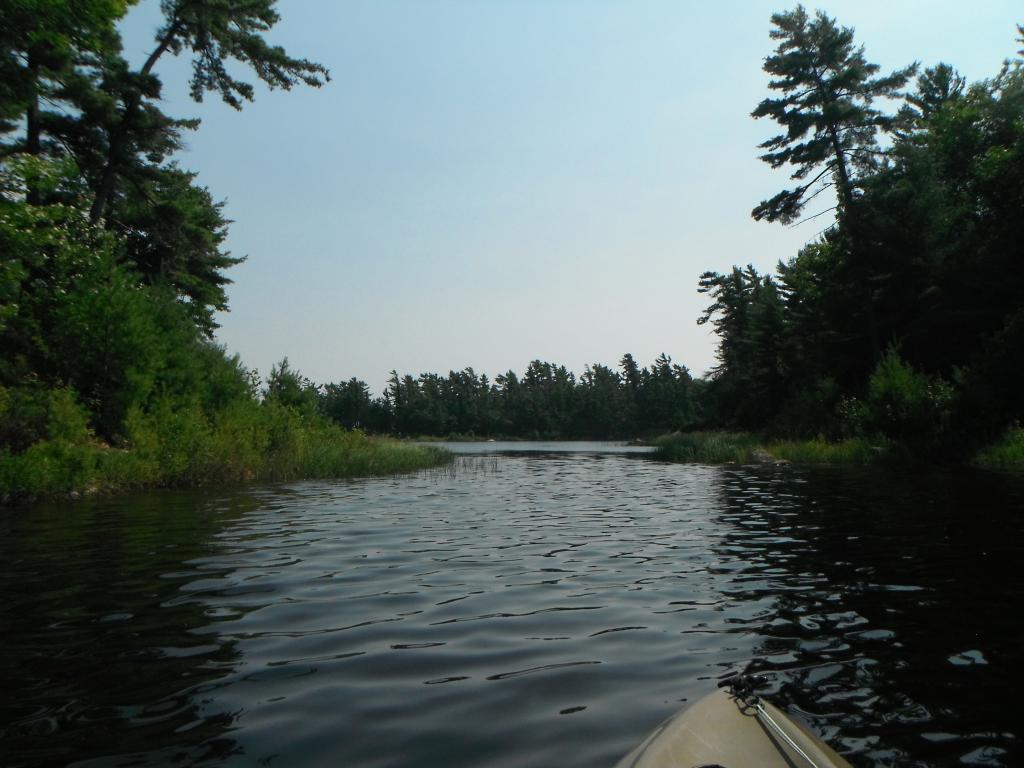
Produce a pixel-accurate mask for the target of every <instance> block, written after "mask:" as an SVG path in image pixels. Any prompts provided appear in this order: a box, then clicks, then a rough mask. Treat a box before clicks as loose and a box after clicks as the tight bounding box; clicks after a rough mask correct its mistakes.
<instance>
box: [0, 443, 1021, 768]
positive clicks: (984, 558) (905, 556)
mask: <svg viewBox="0 0 1024 768" xmlns="http://www.w3.org/2000/svg"><path fill="white" fill-rule="evenodd" d="M531 447H532V448H537V446H524V445H522V444H519V445H512V446H509V445H504V444H501V445H499V444H488V445H476V446H473V445H456V446H455V448H456V449H457V450H460V451H464V452H466V454H465V455H463V456H461V457H460V458H459V459H458V460H457V462H456V464H455V466H454V467H453V468H452V469H450V470H446V471H444V472H434V473H424V474H421V475H416V476H409V477H400V478H388V479H371V480H359V481H347V482H305V483H295V484H289V485H278V486H271V487H249V488H244V489H241V490H231V491H226V490H221V491H213V492H210V491H207V492H204V493H201V494H200V493H194V492H189V493H161V494H151V495H145V496H138V497H130V498H121V499H115V500H105V501H87V502H82V503H78V504H68V505H57V506H46V507H37V508H30V509H18V510H3V511H0V556H2V562H3V564H4V566H3V569H2V572H0V764H2V765H12V766H21V765H25V766H28V765H53V764H57V765H60V764H71V765H75V766H119V765H132V766H139V765H145V766H150V765H189V764H197V763H199V764H220V763H225V764H232V765H286V766H293V765H338V766H341V765H353V766H554V765H559V766H610V765H612V764H613V763H614V762H615V761H616V760H617V759H618V758H619V757H621V756H622V754H624V753H625V752H627V751H628V750H629V749H630V748H632V746H633V745H634V744H635V743H636V742H637V741H639V740H640V739H641V738H642V737H643V736H644V735H645V734H646V733H647V732H648V731H649V730H650V729H651V728H653V727H654V726H655V725H656V724H657V723H658V722H659V721H660V720H662V719H663V718H665V717H667V716H668V715H669V714H671V713H672V712H674V711H675V710H676V709H678V708H679V707H680V706H682V705H683V703H685V702H686V701H690V700H693V699H694V698H696V697H699V696H701V695H703V694H704V693H706V692H708V691H710V690H711V689H712V688H714V686H715V681H716V679H717V678H719V677H720V676H722V675H724V674H726V673H729V672H734V671H738V670H741V669H743V668H745V667H748V666H749V668H751V669H755V670H763V671H769V672H771V673H772V675H771V689H772V691H773V692H774V695H775V700H776V701H777V702H779V703H781V704H782V705H783V706H785V707H788V708H789V709H790V711H793V712H797V713H799V714H801V715H802V716H803V717H804V718H805V719H806V720H808V721H810V722H811V724H812V725H813V726H814V727H815V728H816V729H817V730H818V731H819V732H820V733H822V734H823V735H824V736H825V737H826V738H827V739H828V740H829V741H830V743H832V744H833V745H834V746H835V747H836V748H837V749H838V750H839V751H841V752H843V753H844V754H846V755H847V757H848V759H850V761H851V762H853V763H854V764H855V765H858V766H871V765H881V766H953V765H965V764H966V765H986V766H989V765H991V766H1013V765H1024V745H1022V743H1021V741H1022V739H1024V727H1022V724H1021V723H1022V714H1024V704H1022V703H1021V702H1022V700H1024V675H1022V673H1021V671H1020V669H1021V667H1020V652H1021V647H1022V641H1024V630H1022V627H1024V620H1022V615H1021V614H1022V608H1024V575H1022V570H1021V569H1022V565H1024V514H1022V513H1024V487H1022V485H1021V483H1020V482H1019V481H1015V480H1013V479H1009V478H1005V477H1001V476H998V475H982V474H973V473H972V474H968V473H965V474H946V475H939V476H932V477H899V476H892V475H880V474H868V473H858V472H851V471H840V470H801V469H794V468H789V467H782V468H772V467H704V466H687V465H666V464H660V463H656V462H653V461H651V460H650V459H649V458H647V457H645V456H643V455H642V454H639V453H636V452H609V450H613V449H608V448H607V447H606V446H601V445H593V444H591V445H580V444H576V445H574V446H573V449H572V451H570V452H555V451H556V450H557V449H558V448H559V446H550V445H549V446H547V449H546V451H536V450H535V451H533V452H519V453H505V452H502V451H504V450H507V449H519V450H522V449H523V448H531Z"/></svg>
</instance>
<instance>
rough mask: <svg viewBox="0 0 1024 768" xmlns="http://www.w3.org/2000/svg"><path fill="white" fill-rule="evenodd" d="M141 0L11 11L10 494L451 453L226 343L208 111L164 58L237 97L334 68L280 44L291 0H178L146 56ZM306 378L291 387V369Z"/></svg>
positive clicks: (7, 246)
mask: <svg viewBox="0 0 1024 768" xmlns="http://www.w3.org/2000/svg"><path fill="white" fill-rule="evenodd" d="M134 4H135V3H134V2H133V0H8V1H6V2H4V3H3V5H2V24H0V350H2V354H0V500H10V499H15V500H16V499H21V498H32V497H37V496H41V495H52V494H56V493H64V492H72V493H80V492H90V491H93V490H97V489H103V490H114V489H118V488H125V487H133V486H140V485H178V484H194V483H203V482H211V481H238V480H247V479H255V478H289V477H299V476H325V475H346V474H364V473H368V472H369V473H373V472H388V471H393V470H398V469H408V468H412V467H417V466H424V465H428V464H434V463H437V462H438V461H439V460H441V459H442V457H441V455H440V454H439V453H438V452H436V451H435V452H431V451H425V450H423V449H417V448H414V447H412V446H399V445H397V444H394V443H393V442H387V441H370V440H367V438H366V437H365V436H364V435H363V434H362V433H358V432H346V431H344V430H342V429H340V428H338V427H336V426H335V425H333V424H331V423H330V422H329V421H328V420H327V419H326V418H323V417H322V416H320V415H319V414H315V413H309V412H302V411H300V410H297V409H295V408H292V407H290V406H288V405H286V404H284V403H283V402H281V400H280V399H279V398H278V397H277V396H276V395H275V392H276V391H277V390H280V389H283V388H284V387H282V386H280V383H279V382H278V381H277V380H275V378H274V376H271V377H270V378H269V379H268V381H267V382H266V383H265V384H264V383H263V382H261V381H260V379H259V377H258V376H257V375H256V374H254V372H252V371H250V370H249V369H247V368H246V367H245V366H244V365H243V364H242V363H241V361H240V360H239V358H238V357H237V356H235V355H231V354H229V353H228V352H227V351H226V350H225V349H223V348H222V347H221V346H219V345H218V344H216V343H215V341H214V335H213V334H214V331H215V330H216V327H217V324H216V321H215V317H216V313H217V312H220V311H224V310H226V309H227V293H226V288H227V286H228V285H229V284H230V282H231V281H230V279H229V278H228V277H227V276H226V274H225V272H226V270H227V269H229V268H230V267H231V266H233V265H235V264H237V263H238V262H239V261H240V259H239V258H237V257H234V256H232V255H231V254H230V253H228V252H227V251H226V250H225V248H224V241H225V238H226V236H227V229H228V225H229V223H230V222H228V221H227V220H226V219H225V217H224V215H223V204H222V203H220V202H218V201H217V200H216V199H215V198H214V197H213V196H212V194H211V193H210V192H209V190H207V189H206V188H205V187H202V186H201V185H199V184H198V183H197V181H196V174H195V173H194V172H192V171H189V170H187V169H185V168H183V167H182V166H181V165H180V164H179V163H178V161H177V155H178V153H179V151H180V150H181V149H182V147H183V142H184V141H185V137H186V135H187V134H188V133H189V132H190V131H194V130H197V129H198V128H199V123H198V121H195V120H187V119H180V118H176V117H174V116H171V115H168V114H166V113H165V112H164V111H163V110H162V109H161V104H162V97H163V92H162V85H161V81H160V78H159V75H158V71H159V65H160V63H161V61H162V60H164V59H166V58H168V57H172V56H186V57H188V58H189V59H190V60H191V62H192V72H193V76H192V80H191V83H190V86H191V96H192V98H193V99H195V100H196V101H200V100H202V99H203V98H204V96H206V95H208V94H213V95H214V96H216V97H219V98H221V99H223V101H224V102H226V103H227V104H229V105H230V106H232V107H235V108H236V109H241V108H242V107H243V106H244V104H245V103H246V102H247V101H249V100H251V99H252V98H253V96H254V93H255V89H254V86H253V84H252V83H250V82H246V81H245V80H242V79H240V76H239V74H238V72H239V71H240V70H247V71H249V72H250V73H251V74H252V75H254V76H255V77H256V78H258V79H259V80H260V81H262V83H263V84H264V85H266V86H267V87H269V88H282V89H290V88H292V87H295V86H300V85H305V86H311V87H318V86H320V85H322V84H323V83H325V82H326V81H327V80H328V72H327V70H326V69H325V68H324V67H323V66H321V65H319V64H317V63H315V62H311V61H308V60H305V59H301V58H295V57H292V56H290V55H289V54H288V53H286V52H285V51H284V50H283V49H282V48H280V47H277V46H273V45H271V44H269V43H268V42H267V41H266V40H265V37H264V35H265V34H266V33H267V32H268V31H270V30H271V29H272V28H273V27H274V25H275V24H276V23H277V22H278V21H279V17H278V14H277V12H276V11H275V9H274V5H275V3H274V2H273V0H251V1H249V2H245V3H238V2H234V1H233V0H166V1H165V2H163V3H161V6H160V8H161V11H162V14H163V21H162V24H161V26H160V27H159V29H157V30H156V32H155V38H154V40H153V41H152V44H151V48H150V49H149V54H148V55H147V57H146V58H145V60H144V61H142V62H141V63H140V64H139V65H137V66H133V65H132V63H130V62H129V60H128V59H127V58H126V57H125V55H124V51H123V42H122V40H121V36H120V33H119V31H118V24H119V22H120V21H121V19H122V18H123V17H124V16H125V14H127V13H128V11H129V10H130V8H131V7H132V6H133V5H134ZM284 389H286V388H284Z"/></svg>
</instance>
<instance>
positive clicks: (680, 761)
mask: <svg viewBox="0 0 1024 768" xmlns="http://www.w3.org/2000/svg"><path fill="white" fill-rule="evenodd" d="M755 767H756V768H850V764H849V763H848V762H846V761H845V760H844V759H843V758H842V757H840V756H839V755H838V754H836V753H835V751H833V750H832V749H831V748H830V747H829V746H828V745H827V744H825V743H824V742H823V741H821V739H819V738H818V737H817V736H815V735H814V734H813V733H811V732H810V730H808V729H807V728H806V727H805V726H803V725H802V724H801V723H799V722H797V721H796V720H794V719H793V718H791V717H790V716H789V715H787V714H786V713H784V712H782V711H781V710H780V709H778V708H777V707H774V706H772V705H771V704H769V703H768V702H766V701H764V700H762V699H761V698H760V697H758V696H757V695H756V694H754V693H753V689H752V685H751V682H750V680H749V679H748V678H746V677H744V676H739V675H737V676H736V677H733V678H728V679H726V680H723V681H721V682H720V683H719V689H718V690H717V691H715V692H714V693H711V694H709V695H707V696H705V697H704V698H703V699H700V700H699V701H697V702H695V703H694V704H693V705H692V706H689V707H687V708H686V709H684V710H682V711H681V712H679V713H677V714H676V715H673V716H672V717H670V718H669V719H668V720H666V721H665V722H664V723H662V724H661V725H660V726H658V728H657V729H655V731H654V733H652V734H651V735H650V736H648V737H647V738H646V739H645V740H644V741H643V742H642V743H641V744H640V745H639V746H638V747H637V748H636V749H634V750H633V751H632V752H630V753H629V754H628V755H626V756H625V757H624V758H623V759H622V760H620V761H619V763H618V765H617V766H616V768H755Z"/></svg>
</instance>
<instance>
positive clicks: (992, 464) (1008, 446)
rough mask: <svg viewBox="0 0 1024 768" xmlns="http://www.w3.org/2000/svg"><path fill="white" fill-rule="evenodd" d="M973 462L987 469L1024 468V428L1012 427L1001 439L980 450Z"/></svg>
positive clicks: (1019, 469)
mask: <svg viewBox="0 0 1024 768" xmlns="http://www.w3.org/2000/svg"><path fill="white" fill-rule="evenodd" d="M973 463H974V464H976V465H977V466H979V467H984V468H986V469H1004V470H1016V471H1018V472H1019V471H1021V470H1024V428H1021V427H1017V428H1015V429H1011V430H1010V431H1009V432H1007V433H1006V434H1005V435H1004V436H1003V438H1002V439H1001V440H999V441H998V442H996V443H994V444H993V445H990V446H988V447H987V448H984V449H982V450H981V451H979V452H978V453H977V454H976V455H975V457H974V461H973Z"/></svg>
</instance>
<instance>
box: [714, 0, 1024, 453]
mask: <svg viewBox="0 0 1024 768" xmlns="http://www.w3.org/2000/svg"><path fill="white" fill-rule="evenodd" d="M772 22H773V25H774V29H773V30H772V33H771V35H772V38H773V39H775V40H777V41H778V47H777V49H776V51H775V53H774V55H772V56H770V57H769V58H768V59H767V60H766V62H765V71H766V72H767V73H768V74H769V75H770V76H771V78H772V80H771V82H770V86H769V87H770V88H771V89H772V91H774V95H773V96H772V97H770V98H766V99H765V100H764V101H762V102H761V103H760V104H759V105H758V106H757V108H756V109H755V110H754V112H753V116H754V117H757V118H761V117H768V118H772V119H773V120H775V121H776V122H777V123H778V124H779V126H780V128H781V131H780V133H779V134H778V135H777V136H774V137H773V138H771V139H769V140H768V141H766V142H765V143H764V144H763V145H762V147H763V149H764V150H765V153H764V154H763V155H762V160H764V161H765V162H766V163H768V164H769V165H771V166H772V167H773V168H781V167H789V168H790V169H792V179H793V181H794V185H793V187H792V188H791V189H786V190H783V191H782V192H780V193H779V194H777V195H776V196H774V197H772V198H771V199H769V200H766V201H764V202H762V203H761V204H760V205H758V206H757V207H756V208H755V209H754V210H753V216H754V218H755V219H759V220H761V219H763V220H766V221H778V222H782V223H785V224H795V223H798V222H801V221H805V222H806V221H810V222H811V223H807V224H804V226H814V223H813V222H815V221H820V219H818V217H819V216H820V215H821V214H822V213H827V214H829V215H830V217H834V223H831V224H828V222H826V224H827V226H826V229H825V231H824V232H823V234H822V235H821V236H820V237H818V238H816V239H815V240H814V241H813V242H810V243H809V244H808V245H807V246H806V247H804V248H803V249H802V250H801V251H800V252H799V253H798V254H797V255H796V256H794V257H793V258H791V259H790V260H788V261H784V262H780V263H779V264H778V267H777V271H776V274H760V273H758V271H757V270H755V269H754V268H753V267H752V266H747V267H739V266H737V267H733V268H732V270H731V271H727V272H724V273H719V272H707V273H705V274H704V275H703V276H702V277H701V279H700V285H699V290H700V291H701V292H703V293H705V294H706V295H707V296H708V297H709V298H710V299H711V300H712V303H711V304H710V306H709V307H708V308H707V310H706V312H705V313H704V315H703V316H702V317H701V318H700V320H699V322H701V323H710V324H711V326H712V327H713V328H714V330H715V332H716V333H717V335H718V339H719V346H718V364H717V367H716V368H715V369H714V370H713V371H712V372H711V375H710V378H709V382H708V387H707V392H706V396H707V400H706V402H705V414H706V416H707V418H708V419H709V420H710V421H713V422H715V423H718V424H720V425H723V426H726V427H732V428H739V429H745V430H762V431H768V432H773V433H777V434H783V435H791V436H809V435H816V434H824V435H826V436H830V437H838V436H841V435H843V434H863V433H875V434H882V435H885V436H887V437H890V438H892V439H894V440H897V441H901V442H903V443H905V444H908V445H910V446H911V447H914V448H916V449H919V450H922V451H925V452H929V453H944V454H957V453H963V452H964V451H966V450H969V449H970V448H971V447H972V446H975V445H977V444H978V443H983V442H986V441H989V440H992V439H993V438H996V437H997V436H998V435H999V434H1000V432H1001V431H1002V430H1004V429H1006V428H1007V427H1009V426H1012V425H1014V424H1019V423H1020V421H1021V419H1022V417H1024V364H1022V362H1021V355H1022V353H1024V238H1022V236H1021V225H1022V223H1024V66H1022V62H1021V60H1020V59H1016V60H1012V61H1007V62H1006V64H1005V65H1004V66H1003V68H1002V69H1001V71H1000V72H999V73H998V74H997V75H996V76H995V77H993V78H991V79H989V80H984V81H981V82H978V83H975V84H973V85H968V84H967V83H966V82H965V80H964V78H963V77H962V76H961V75H959V74H958V73H957V72H956V70H955V69H954V68H953V67H952V66H950V65H948V64H938V65H936V66H933V67H929V68H925V69H924V70H922V71H919V70H918V69H917V68H916V67H909V68H906V69H902V70H899V71H896V72H893V73H890V74H887V75H880V74H879V72H878V69H879V68H878V66H877V65H875V64H871V63H869V62H868V61H867V60H866V59H865V57H864V50H863V48H862V47H858V46H857V45H856V44H855V43H854V39H853V31H852V30H851V29H848V28H845V27H841V26H839V25H838V24H837V23H836V22H835V20H834V19H832V18H830V17H828V16H826V15H825V14H823V13H821V12H818V13H817V14H816V15H813V16H811V15H810V14H808V13H807V12H806V11H805V10H804V9H803V8H802V7H798V8H797V9H796V10H794V11H791V12H787V13H780V14H776V15H774V16H773V17H772ZM1018 30H1019V31H1020V32H1021V35H1022V41H1024V29H1022V28H1020V27H1018ZM1022 55H1024V54H1022ZM883 104H888V105H891V106H892V107H893V109H892V110H890V111H889V112H885V111H883V110H882V108H881V106H880V105H883ZM822 193H824V194H822ZM825 199H834V202H835V205H834V208H828V209H826V210H825V211H822V212H818V213H815V214H811V215H808V214H807V213H806V211H807V207H806V206H808V204H809V203H811V201H821V200H825ZM812 205H813V204H812Z"/></svg>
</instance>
